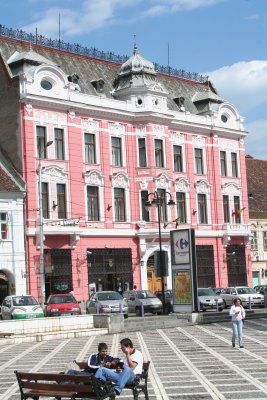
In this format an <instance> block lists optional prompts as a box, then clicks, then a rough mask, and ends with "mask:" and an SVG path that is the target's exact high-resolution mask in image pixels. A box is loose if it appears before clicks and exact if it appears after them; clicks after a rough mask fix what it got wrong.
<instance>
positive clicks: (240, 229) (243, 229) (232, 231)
mask: <svg viewBox="0 0 267 400" xmlns="http://www.w3.org/2000/svg"><path fill="white" fill-rule="evenodd" d="M223 230H224V231H227V233H228V234H229V235H235V236H240V235H241V236H242V235H244V234H245V235H250V225H249V224H231V223H227V224H223Z"/></svg>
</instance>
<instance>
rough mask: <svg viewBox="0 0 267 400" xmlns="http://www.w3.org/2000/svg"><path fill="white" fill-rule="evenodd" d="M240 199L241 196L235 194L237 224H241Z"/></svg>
mask: <svg viewBox="0 0 267 400" xmlns="http://www.w3.org/2000/svg"><path fill="white" fill-rule="evenodd" d="M240 215H241V214H240V199H239V196H234V217H235V218H234V219H235V223H236V224H240V221H241V218H240Z"/></svg>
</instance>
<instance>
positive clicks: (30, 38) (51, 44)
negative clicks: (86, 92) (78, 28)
mask: <svg viewBox="0 0 267 400" xmlns="http://www.w3.org/2000/svg"><path fill="white" fill-rule="evenodd" d="M0 36H3V37H7V38H11V39H16V40H20V41H23V42H27V43H32V44H37V45H40V46H44V47H48V48H52V49H57V50H63V51H67V52H69V53H73V54H79V55H82V56H86V57H91V58H96V59H98V60H104V61H110V62H114V63H118V64H123V63H124V62H125V61H127V60H128V59H129V56H121V55H118V54H115V53H113V52H111V51H107V52H105V51H101V50H98V49H96V48H95V47H89V48H88V47H84V46H81V45H80V44H78V43H69V42H64V41H63V40H59V39H51V38H47V37H46V36H44V35H39V34H35V35H34V34H33V33H27V32H25V31H23V30H21V29H12V28H7V27H5V26H4V25H1V24H0ZM154 67H155V70H156V71H157V72H159V73H160V74H163V75H169V76H174V77H176V78H182V79H187V80H190V81H194V82H200V83H204V82H207V81H208V76H205V75H200V74H198V73H196V72H193V73H192V72H187V71H185V70H183V69H176V68H173V67H169V66H167V67H166V66H164V65H160V64H158V63H154Z"/></svg>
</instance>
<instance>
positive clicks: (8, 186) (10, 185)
mask: <svg viewBox="0 0 267 400" xmlns="http://www.w3.org/2000/svg"><path fill="white" fill-rule="evenodd" d="M19 190H20V188H19V186H18V185H17V184H16V183H15V182H14V181H13V180H12V179H11V178H10V176H9V175H8V174H7V173H6V172H5V171H4V170H3V168H2V167H1V166H0V192H14V191H15V192H17V191H19Z"/></svg>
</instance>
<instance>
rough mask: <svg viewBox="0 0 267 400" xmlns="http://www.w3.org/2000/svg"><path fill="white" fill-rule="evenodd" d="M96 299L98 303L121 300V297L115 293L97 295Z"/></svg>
mask: <svg viewBox="0 0 267 400" xmlns="http://www.w3.org/2000/svg"><path fill="white" fill-rule="evenodd" d="M97 298H98V300H99V301H106V300H122V297H121V295H120V294H119V293H117V292H107V293H98V295H97Z"/></svg>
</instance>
